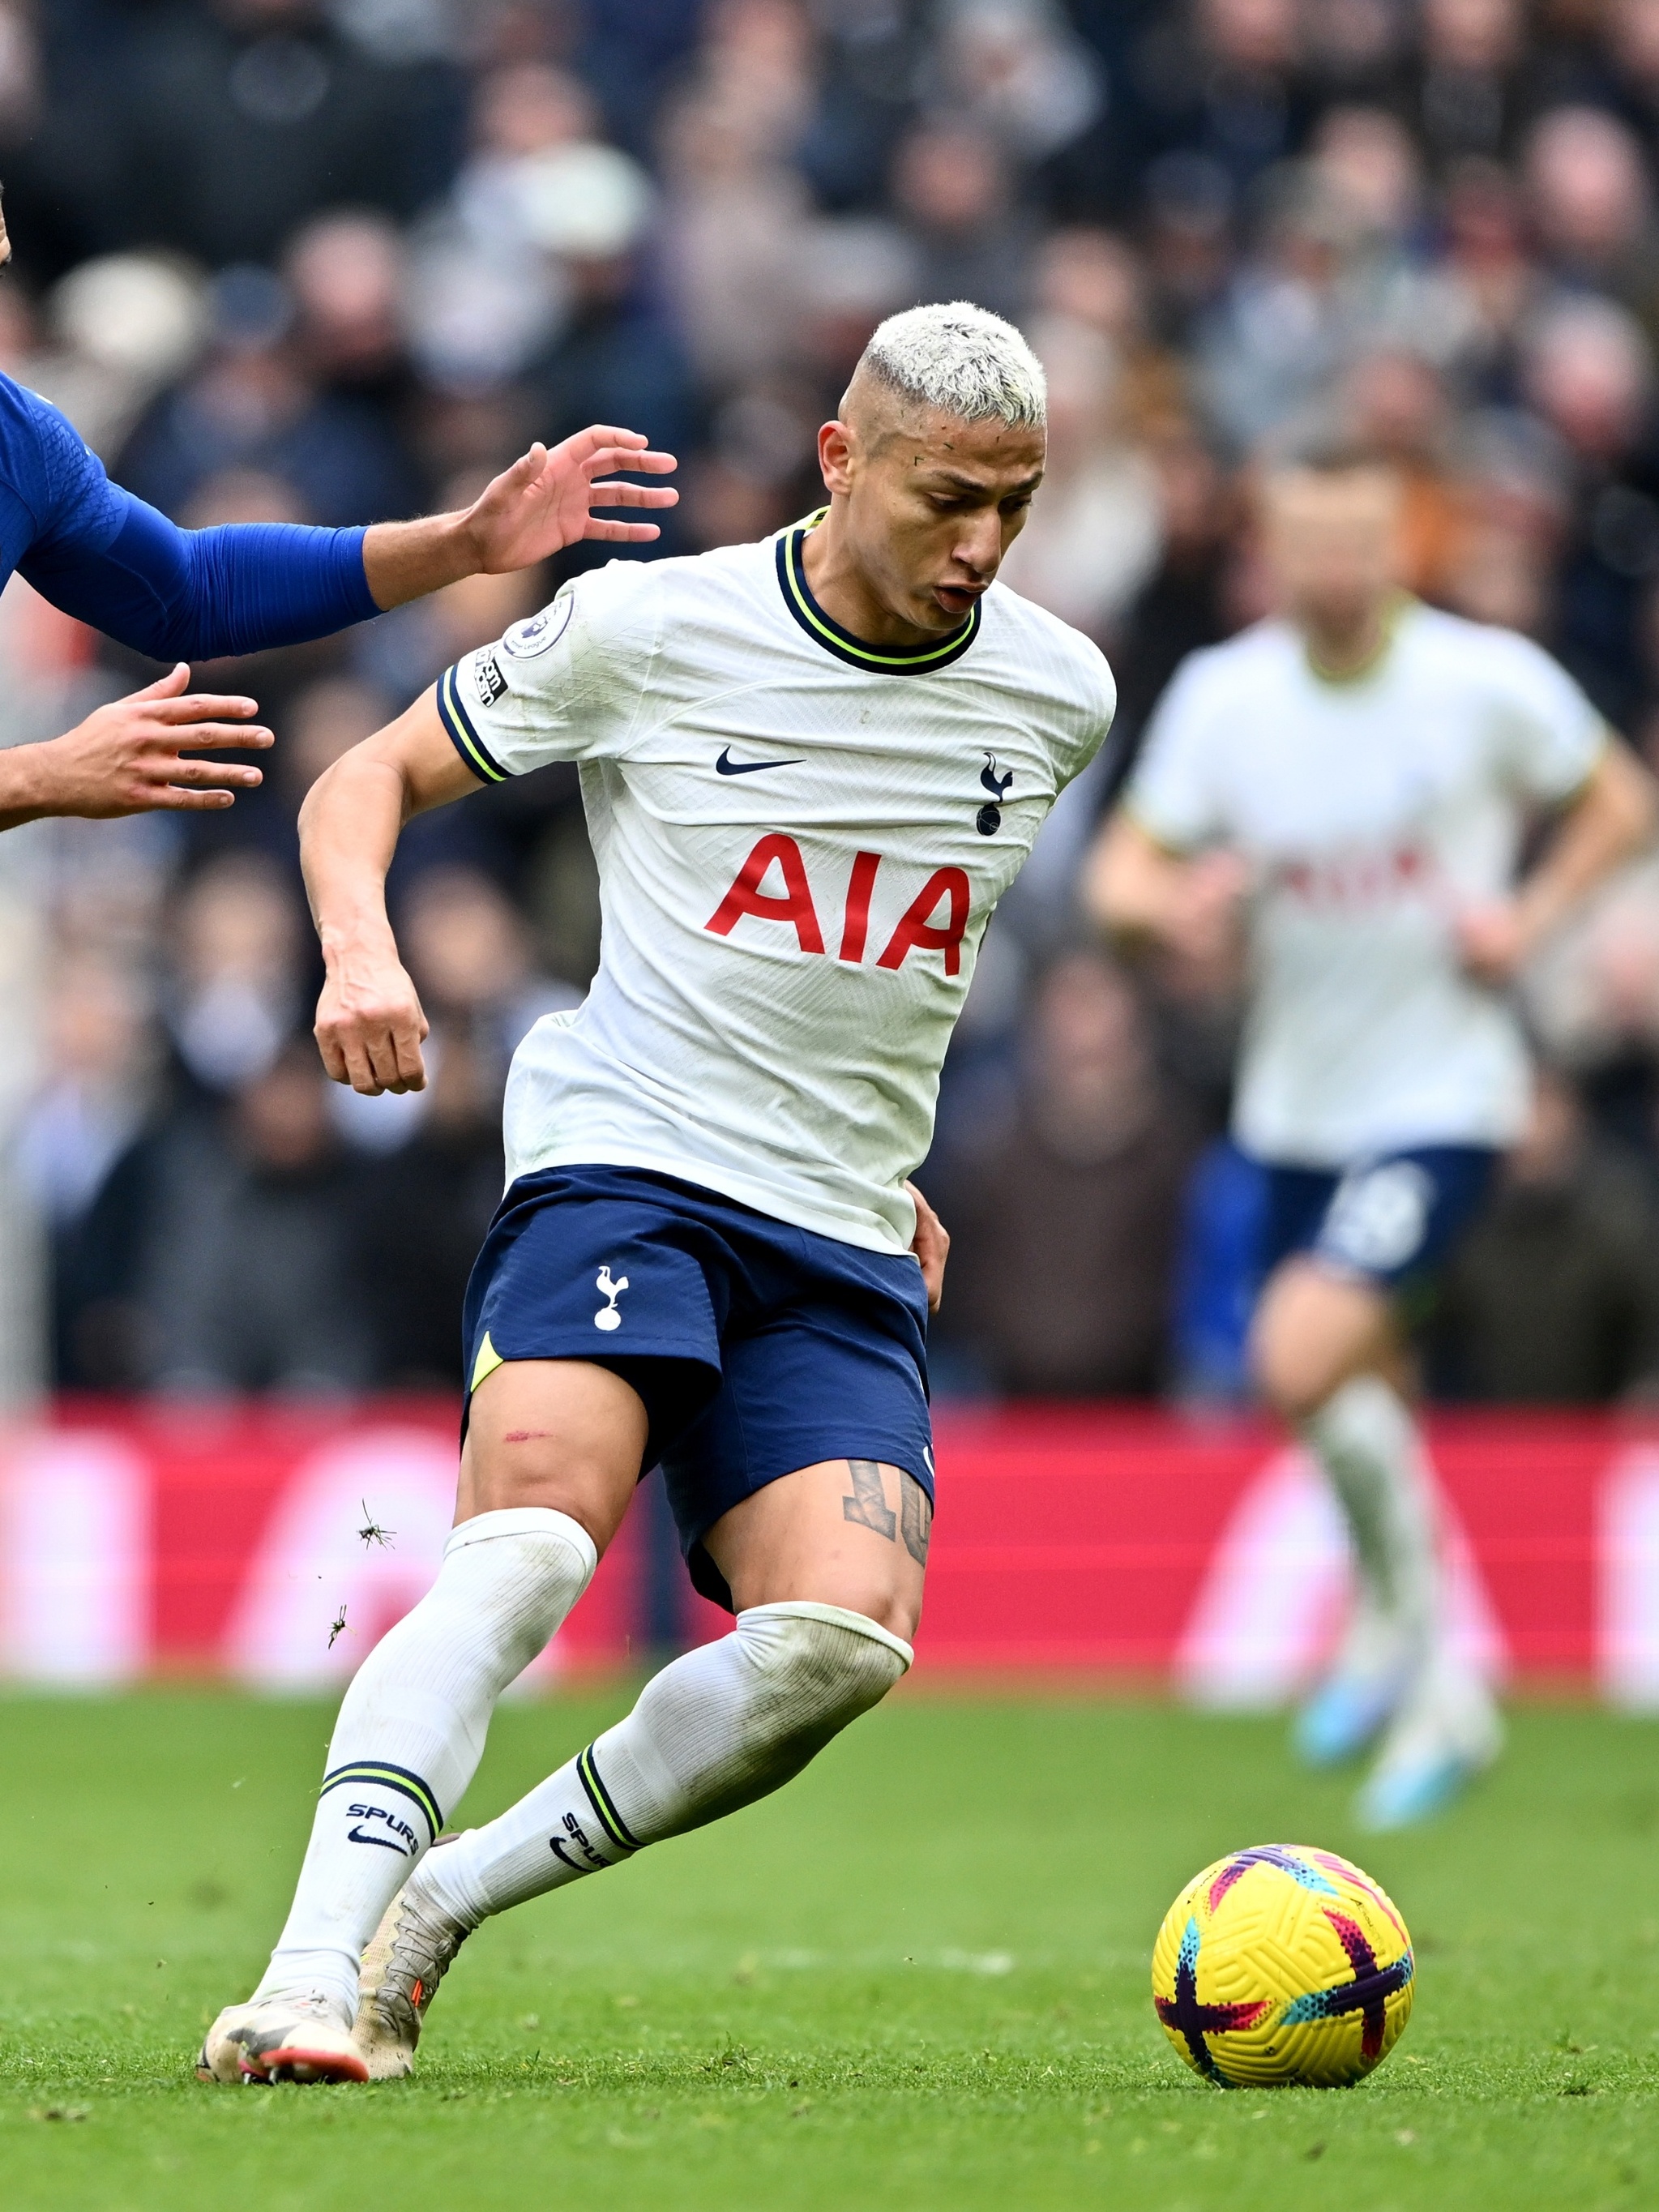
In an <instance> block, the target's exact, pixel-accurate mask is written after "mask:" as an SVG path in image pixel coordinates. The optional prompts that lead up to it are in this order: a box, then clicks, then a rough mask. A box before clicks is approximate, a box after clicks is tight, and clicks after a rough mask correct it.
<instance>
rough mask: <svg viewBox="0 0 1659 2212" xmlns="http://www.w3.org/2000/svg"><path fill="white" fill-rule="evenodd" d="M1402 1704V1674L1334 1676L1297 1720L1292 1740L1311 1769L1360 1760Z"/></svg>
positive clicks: (1319, 1690)
mask: <svg viewBox="0 0 1659 2212" xmlns="http://www.w3.org/2000/svg"><path fill="white" fill-rule="evenodd" d="M1399 1701H1400V1681H1399V1678H1398V1676H1396V1675H1376V1674H1372V1675H1364V1674H1330V1675H1328V1676H1327V1677H1326V1679H1325V1680H1324V1681H1322V1683H1321V1684H1320V1686H1319V1687H1318V1688H1317V1689H1316V1691H1315V1692H1314V1693H1313V1695H1312V1697H1310V1699H1309V1700H1308V1702H1307V1704H1306V1705H1304V1706H1303V1708H1302V1710H1301V1711H1300V1712H1298V1713H1297V1717H1296V1724H1295V1727H1294V1728H1293V1729H1292V1730H1291V1742H1292V1743H1293V1744H1294V1745H1295V1747H1296V1751H1297V1757H1298V1758H1300V1759H1302V1760H1303V1761H1304V1763H1305V1764H1306V1765H1309V1766H1340V1765H1341V1764H1342V1763H1343V1761H1344V1760H1345V1759H1357V1758H1358V1756H1359V1754H1360V1753H1361V1752H1362V1751H1364V1749H1365V1748H1366V1747H1367V1746H1368V1745H1369V1744H1370V1743H1371V1742H1372V1741H1373V1740H1374V1739H1375V1738H1376V1735H1378V1734H1379V1733H1380V1732H1381V1731H1382V1729H1384V1728H1385V1727H1386V1726H1387V1725H1388V1723H1389V1718H1390V1717H1391V1716H1392V1714H1393V1712H1394V1709H1395V1705H1397V1704H1398V1703H1399Z"/></svg>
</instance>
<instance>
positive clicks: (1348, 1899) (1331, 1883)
mask: <svg viewBox="0 0 1659 2212" xmlns="http://www.w3.org/2000/svg"><path fill="white" fill-rule="evenodd" d="M1414 1972H1415V1965H1414V1961H1413V1957H1412V1943H1411V1937H1410V1936H1408V1935H1407V1932H1406V1923H1405V1922H1404V1921H1403V1920H1402V1919H1401V1917H1400V1915H1399V1913H1398V1911H1396V1910H1395V1906H1394V1905H1393V1904H1392V1903H1391V1902H1390V1901H1389V1898H1388V1896H1387V1894H1386V1893H1385V1892H1384V1891H1383V1889H1381V1888H1380V1887H1378V1885H1377V1884H1376V1882H1374V1881H1372V1880H1371V1878H1370V1875H1368V1874H1362V1873H1361V1872H1360V1870H1359V1869H1358V1867H1357V1866H1352V1865H1350V1863H1348V1861H1347V1860H1346V1859H1342V1858H1338V1857H1337V1856H1336V1854H1335V1852H1334V1851H1316V1850H1309V1849H1308V1848H1307V1847H1306V1846H1304V1845H1303V1844H1260V1845H1258V1846H1257V1847H1256V1848H1255V1850H1248V1851H1234V1852H1233V1853H1232V1854H1231V1857H1227V1858H1225V1859H1218V1860H1217V1861H1216V1863H1215V1864H1214V1865H1213V1866H1210V1867H1206V1868H1205V1869H1204V1871H1203V1873H1202V1874H1201V1875H1198V1876H1197V1877H1196V1878H1195V1879H1194V1881H1189V1882H1188V1885H1187V1887H1186V1888H1185V1889H1183V1890H1182V1893H1181V1894H1180V1896H1179V1897H1178V1898H1176V1901H1175V1903H1174V1904H1173V1905H1171V1906H1170V1910H1169V1911H1168V1913H1167V1914H1166V1915H1165V1916H1164V1925H1163V1927H1162V1928H1160V1929H1158V1942H1157V1943H1156V1944H1155V1945H1154V1946H1153V1949H1152V2002H1153V2003H1154V2004H1155V2005H1156V2006H1157V2008H1158V2018H1159V2020H1160V2021H1162V2022H1163V2024H1164V2033H1165V2034H1166V2035H1167V2036H1168V2037H1169V2039H1170V2042H1171V2043H1172V2044H1174V2045H1175V2047H1176V2050H1177V2051H1179V2052H1180V2053H1181V2055H1182V2057H1183V2058H1184V2059H1185V2060H1186V2062H1187V2063H1188V2065H1189V2066H1190V2067H1191V2068H1192V2069H1193V2070H1194V2073H1198V2074H1201V2075H1204V2077H1205V2079H1206V2081H1213V2082H1215V2083H1216V2084H1217V2085H1218V2087H1223V2088H1230V2089H1232V2088H1247V2087H1250V2088H1274V2087H1284V2086H1285V2085H1287V2084H1290V2083H1295V2082H1300V2083H1303V2084H1304V2085H1306V2086H1307V2087H1312V2088H1322V2089H1335V2088H1346V2087H1347V2086H1348V2084H1349V2083H1350V2082H1353V2081H1358V2080H1360V2078H1361V2077H1362V2076H1363V2075H1366V2074H1369V2073H1370V2070H1371V2069H1372V2068H1373V2067H1374V2066H1376V2065H1378V2064H1380V2063H1381V2062H1382V2061H1383V2059H1384V2058H1386V2057H1388V2055H1389V2051H1391V2050H1392V2049H1393V2048H1394V2045H1395V2043H1396V2042H1397V2041H1398V2039H1399V2037H1400V2032H1401V2029H1402V2028H1403V2027H1405V2025H1406V2022H1407V2020H1408V2019H1409V2018H1410V2017H1411V2009H1412V1990H1413V1974H1414Z"/></svg>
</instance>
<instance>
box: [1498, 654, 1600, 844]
mask: <svg viewBox="0 0 1659 2212" xmlns="http://www.w3.org/2000/svg"><path fill="white" fill-rule="evenodd" d="M1492 675H1493V679H1494V682H1495V684H1496V688H1497V694H1498V714H1499V726H1500V731H1501V737H1502V744H1503V753H1504V767H1505V769H1507V771H1508V774H1509V775H1510V780H1511V781H1512V782H1513V783H1514V785H1515V787H1516V789H1517V790H1518V791H1520V792H1522V793H1524V794H1525V796H1526V797H1527V798H1528V799H1536V800H1538V801H1540V802H1541V804H1543V805H1557V804H1559V802H1560V801H1561V800H1562V799H1571V797H1572V795H1573V793H1575V792H1576V791H1577V790H1578V789H1579V788H1580V787H1581V786H1582V785H1583V783H1584V781H1586V779H1587V778H1588V777H1589V774H1590V771H1591V770H1592V769H1594V768H1595V763H1596V761H1597V759H1598V758H1599V757H1600V755H1601V749H1602V747H1603V746H1604V745H1605V744H1606V743H1607V735H1608V732H1607V723H1606V721H1605V720H1603V719H1602V717H1601V714H1599V713H1598V712H1597V710H1596V708H1595V707H1593V706H1592V705H1591V703H1590V702H1589V699H1588V698H1587V697H1586V696H1585V694H1584V693H1583V691H1582V690H1580V689H1579V688H1578V685H1577V684H1576V683H1574V681H1573V679H1572V678H1571V676H1569V675H1568V673H1567V671H1566V670H1565V668H1563V667H1562V665H1561V664H1560V662H1559V661H1558V660H1555V659H1553V658H1552V657H1551V655H1550V654H1548V653H1546V652H1545V651H1544V649H1543V647H1541V646H1537V645H1534V643H1533V642H1532V640H1531V639H1530V638H1525V637H1517V636H1515V635H1512V634H1510V633H1508V632H1504V631H1495V632H1493V633H1492Z"/></svg>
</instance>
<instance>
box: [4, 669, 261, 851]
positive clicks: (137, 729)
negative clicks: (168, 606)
mask: <svg viewBox="0 0 1659 2212" xmlns="http://www.w3.org/2000/svg"><path fill="white" fill-rule="evenodd" d="M189 682H190V667H189V664H188V663H187V662H185V661H182V660H181V661H180V662H179V665H178V666H177V667H176V668H174V669H173V670H172V671H171V672H170V673H169V674H167V675H166V676H163V677H161V678H158V679H157V681H156V682H155V683H154V684H146V685H145V686H144V688H143V690H142V691H134V692H131V693H129V694H128V696H126V697H125V698H124V699H115V700H112V701H111V702H110V704H109V705H108V706H106V707H99V708H95V709H94V712H93V713H92V714H88V716H87V718H86V720H85V721H83V722H79V723H77V724H76V726H75V728H74V729H72V730H70V731H67V732H65V733H64V736H62V737H61V738H50V739H49V740H48V741H47V742H46V744H35V745H16V746H13V747H11V748H10V749H9V750H7V751H6V752H4V753H3V754H0V829H9V828H10V827H11V826H12V825H13V824H14V823H19V822H27V821H31V820H33V819H36V818H37V817H40V816H42V815H49V814H74V815H81V816H84V817H88V818H89V819H91V820H94V821H107V820H109V819H111V818H112V817H115V816H117V815H122V814H147V813H151V812H154V811H157V810H163V811H173V812H180V811H189V810H192V809H207V808H216V807H224V806H230V805H234V802H235V796H236V793H237V792H239V791H251V790H252V788H253V787H254V786H255V785H256V784H257V783H258V782H259V781H261V775H260V771H259V770H258V769H257V768H254V767H252V765H251V764H249V763H244V762H239V761H212V760H188V759H186V758H185V749H186V748H188V749H189V750H190V751H191V752H198V751H199V752H217V751H222V750H225V749H226V748H228V747H234V748H236V749H237V750H248V751H251V752H262V751H263V750H264V748H265V747H266V746H267V745H269V744H270V743H271V742H272V739H271V734H270V731H269V730H267V729H264V728H263V727H261V726H259V725H258V724H257V723H255V722H253V721H252V720H251V717H252V716H253V715H255V714H258V711H259V708H258V702H257V701H256V700H252V699H248V698H245V697H237V696H228V695H224V694H220V693H216V692H205V691H186V690H185V685H186V684H188V683H189Z"/></svg>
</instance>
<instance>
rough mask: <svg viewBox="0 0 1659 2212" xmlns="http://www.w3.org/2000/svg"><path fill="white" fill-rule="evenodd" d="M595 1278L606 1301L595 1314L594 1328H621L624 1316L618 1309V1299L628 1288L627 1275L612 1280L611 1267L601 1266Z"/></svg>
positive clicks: (597, 1286)
mask: <svg viewBox="0 0 1659 2212" xmlns="http://www.w3.org/2000/svg"><path fill="white" fill-rule="evenodd" d="M593 1280H594V1285H595V1287H596V1288H597V1289H598V1291H599V1294H600V1296H601V1297H603V1298H604V1299H605V1304H603V1305H602V1306H601V1307H600V1308H599V1311H598V1313H596V1314H595V1315H594V1316H593V1326H594V1328H603V1329H607V1330H609V1329H613V1328H621V1327H622V1316H621V1315H620V1314H619V1313H618V1312H617V1299H618V1298H619V1297H621V1296H622V1294H623V1291H625V1290H626V1289H627V1288H628V1278H627V1276H626V1275H620V1276H618V1277H617V1279H616V1280H615V1281H612V1279H611V1270H610V1268H609V1267H601V1268H600V1270H599V1273H598V1274H597V1275H596V1276H595V1277H594V1279H593Z"/></svg>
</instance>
